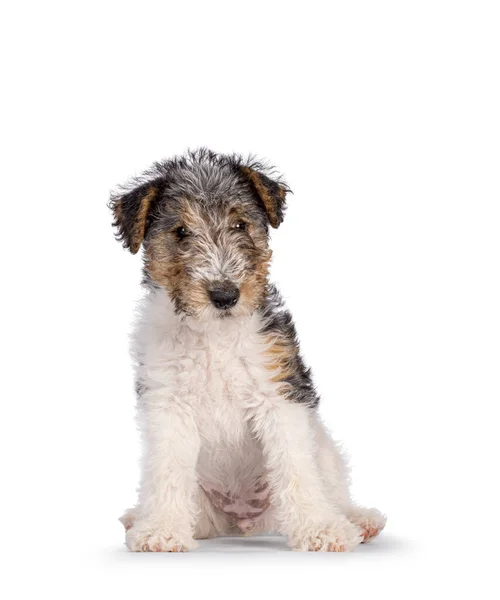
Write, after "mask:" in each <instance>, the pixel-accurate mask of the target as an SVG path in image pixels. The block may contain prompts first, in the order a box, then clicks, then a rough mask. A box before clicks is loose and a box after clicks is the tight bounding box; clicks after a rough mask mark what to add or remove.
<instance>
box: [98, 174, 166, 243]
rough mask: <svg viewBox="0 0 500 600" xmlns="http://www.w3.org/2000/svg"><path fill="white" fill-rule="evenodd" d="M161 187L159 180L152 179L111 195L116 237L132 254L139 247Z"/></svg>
mask: <svg viewBox="0 0 500 600" xmlns="http://www.w3.org/2000/svg"><path fill="white" fill-rule="evenodd" d="M160 189H161V182H160V181H158V180H157V181H152V182H147V183H143V184H141V185H138V186H137V187H135V188H134V189H132V190H131V191H129V192H123V193H121V192H118V193H117V194H113V195H112V196H111V201H110V203H109V205H110V208H111V210H112V211H113V214H114V217H115V220H114V222H113V227H116V228H117V230H118V231H117V233H116V239H117V240H119V241H122V242H123V247H124V248H129V249H130V252H132V254H136V252H137V251H138V250H139V248H140V247H141V243H142V240H143V238H144V234H145V233H146V226H147V221H148V216H149V215H150V214H151V209H152V207H153V204H154V202H155V200H156V199H157V197H158V195H159V192H160Z"/></svg>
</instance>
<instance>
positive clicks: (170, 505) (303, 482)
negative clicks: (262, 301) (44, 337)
mask: <svg viewBox="0 0 500 600" xmlns="http://www.w3.org/2000/svg"><path fill="white" fill-rule="evenodd" d="M261 327H262V322H261V317H260V316H259V314H258V313H254V314H252V315H251V316H246V317H233V318H230V319H210V320H206V321H202V320H195V319H193V318H191V317H186V316H179V315H177V314H176V313H175V311H174V309H173V306H172V303H171V301H170V299H169V297H168V295H167V293H166V292H165V291H164V290H153V291H151V292H150V294H149V295H148V297H147V298H146V299H145V300H144V302H143V305H142V310H141V318H140V321H139V324H138V327H137V330H136V333H135V336H134V339H133V352H134V355H135V359H136V369H137V380H138V384H139V388H140V390H141V395H140V399H139V402H138V417H139V426H140V430H141V432H142V437H143V443H144V458H143V465H142V478H141V483H140V490H139V499H138V504H137V507H136V508H134V509H131V510H130V511H128V512H127V513H126V514H125V515H124V516H123V517H122V522H123V524H124V526H125V528H126V530H127V536H126V541H127V546H128V548H129V549H130V550H134V551H185V550H189V549H191V548H194V547H196V545H197V544H196V542H195V538H198V539H199V538H206V537H212V536H216V535H227V534H231V533H235V532H236V530H237V525H238V524H239V526H240V529H241V530H242V531H244V532H248V531H252V532H262V531H269V532H270V531H273V532H278V533H282V534H284V535H286V536H288V539H289V542H290V545H291V546H292V547H293V548H294V549H296V550H314V551H318V550H319V551H347V550H352V549H353V548H354V547H355V546H356V545H357V544H359V543H360V542H361V541H363V540H366V539H369V538H370V537H373V536H374V535H376V534H377V533H378V532H379V531H380V530H381V529H382V528H383V527H384V524H385V518H384V517H383V516H382V515H381V514H380V513H379V512H378V511H375V510H374V509H361V508H357V507H355V506H353V505H352V504H351V501H350V498H349V492H348V479H347V474H346V468H345V464H344V461H343V459H342V456H341V454H340V453H339V451H338V450H337V448H336V446H335V444H334V443H333V441H332V440H331V439H330V436H329V435H328V433H327V432H326V430H325V428H324V426H323V424H322V423H321V421H320V419H319V417H318V415H317V412H316V410H315V409H311V408H310V407H307V406H306V405H303V404H300V403H293V402H290V401H289V400H287V399H285V398H284V396H283V395H282V394H281V393H280V389H279V385H278V384H277V383H274V382H273V381H272V372H270V371H269V369H268V367H267V366H266V361H265V358H264V357H265V354H264V353H265V350H266V346H265V342H264V339H263V337H262V336H261V335H260V334H259V330H260V329H261ZM256 482H258V483H257V484H256ZM262 482H265V483H264V484H263V483H262ZM258 485H260V486H261V488H259V489H262V487H265V486H266V485H267V486H268V488H269V507H268V508H266V509H265V510H263V512H262V513H261V514H259V515H258V516H257V517H255V518H254V517H253V515H250V516H249V515H239V516H238V518H239V520H238V519H237V520H236V521H235V520H234V519H231V515H230V514H229V513H226V512H225V511H224V509H222V510H220V508H217V507H216V506H214V503H213V502H212V501H211V500H210V497H209V493H210V490H213V494H217V496H218V497H219V498H221V499H222V501H224V499H225V498H226V497H227V498H242V497H245V493H247V491H248V490H251V489H252V486H253V487H254V488H255V487H256V486H258ZM207 490H208V491H209V493H207ZM258 498H262V494H261V495H260V496H258ZM259 501H260V502H261V504H260V505H261V506H264V504H263V503H262V501H261V500H258V501H254V503H258V502H259ZM248 503H250V504H251V500H248ZM233 505H234V503H233ZM233 505H230V506H233ZM240 517H241V518H240ZM235 529H236V530H235Z"/></svg>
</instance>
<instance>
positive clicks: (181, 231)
mask: <svg viewBox="0 0 500 600" xmlns="http://www.w3.org/2000/svg"><path fill="white" fill-rule="evenodd" d="M174 233H175V235H176V236H177V239H178V240H183V239H184V238H186V237H187V236H188V235H189V232H188V230H187V229H186V228H185V227H182V226H181V227H177V229H175V230H174Z"/></svg>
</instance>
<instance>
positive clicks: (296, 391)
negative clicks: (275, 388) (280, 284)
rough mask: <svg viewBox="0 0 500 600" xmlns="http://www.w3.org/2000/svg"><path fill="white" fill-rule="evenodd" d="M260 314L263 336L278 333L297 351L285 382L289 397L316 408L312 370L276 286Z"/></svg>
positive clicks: (316, 400)
mask: <svg viewBox="0 0 500 600" xmlns="http://www.w3.org/2000/svg"><path fill="white" fill-rule="evenodd" d="M259 312H260V313H261V315H262V318H263V320H264V323H265V325H264V326H263V328H262V329H261V330H260V332H261V333H262V334H272V333H278V334H279V335H280V336H283V337H285V338H288V339H289V340H290V342H291V343H292V344H293V346H294V347H295V348H296V350H297V352H296V353H295V356H294V357H293V359H292V370H293V375H291V376H289V377H287V378H286V379H285V380H284V381H285V382H286V383H287V384H289V386H290V389H289V391H288V392H287V397H288V398H289V399H290V400H292V401H293V402H300V403H303V404H307V405H308V406H310V407H311V408H315V407H316V406H318V403H319V396H318V394H317V392H316V389H315V387H314V383H313V380H312V374H311V369H310V368H308V367H306V365H305V364H304V361H303V359H302V357H301V355H300V348H299V341H298V337H297V331H296V329H295V325H294V323H293V320H292V315H291V313H290V311H288V310H287V309H286V308H285V305H284V302H283V299H282V298H281V295H280V293H279V292H278V290H277V288H276V287H275V286H274V285H269V286H268V293H267V297H266V300H265V301H264V304H263V305H262V307H261V308H260V309H259Z"/></svg>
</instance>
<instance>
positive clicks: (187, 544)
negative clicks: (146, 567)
mask: <svg viewBox="0 0 500 600" xmlns="http://www.w3.org/2000/svg"><path fill="white" fill-rule="evenodd" d="M126 544H127V548H128V549H129V550H131V551H132V552H187V551H188V550H192V549H193V548H196V547H197V546H198V544H197V543H196V542H195V541H194V539H193V538H192V537H191V538H189V537H187V536H182V535H179V534H176V533H174V532H172V531H167V530H166V529H164V528H163V527H148V526H147V525H145V524H140V523H135V524H134V525H133V526H132V527H131V528H130V529H129V530H128V531H127V535H126Z"/></svg>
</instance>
